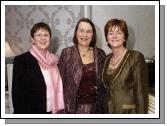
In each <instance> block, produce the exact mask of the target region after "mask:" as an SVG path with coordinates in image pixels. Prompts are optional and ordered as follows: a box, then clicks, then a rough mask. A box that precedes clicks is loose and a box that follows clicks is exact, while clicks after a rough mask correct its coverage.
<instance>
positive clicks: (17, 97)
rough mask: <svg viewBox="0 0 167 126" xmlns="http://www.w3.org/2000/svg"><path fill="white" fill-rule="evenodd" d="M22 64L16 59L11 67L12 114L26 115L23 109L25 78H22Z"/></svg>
mask: <svg viewBox="0 0 167 126" xmlns="http://www.w3.org/2000/svg"><path fill="white" fill-rule="evenodd" d="M23 64H24V63H23V62H21V60H19V59H17V57H16V58H15V59H14V66H13V80H12V101H13V108H14V113H16V114H17V113H26V108H25V106H26V105H25V92H26V90H25V89H26V88H25V80H24V79H25V78H24V77H23V76H24V74H25V71H24V69H25V68H24V67H23Z"/></svg>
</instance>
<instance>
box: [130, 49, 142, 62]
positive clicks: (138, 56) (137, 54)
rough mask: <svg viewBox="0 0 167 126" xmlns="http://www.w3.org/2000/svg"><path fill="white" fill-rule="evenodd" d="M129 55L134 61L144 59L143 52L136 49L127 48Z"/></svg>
mask: <svg viewBox="0 0 167 126" xmlns="http://www.w3.org/2000/svg"><path fill="white" fill-rule="evenodd" d="M129 53H130V57H131V58H132V59H133V60H134V61H136V62H143V61H145V59H144V55H143V53H141V52H140V51H137V50H129Z"/></svg>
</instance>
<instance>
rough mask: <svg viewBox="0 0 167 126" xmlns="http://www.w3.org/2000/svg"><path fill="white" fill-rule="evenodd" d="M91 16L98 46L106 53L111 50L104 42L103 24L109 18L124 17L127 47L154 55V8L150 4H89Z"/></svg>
mask: <svg viewBox="0 0 167 126" xmlns="http://www.w3.org/2000/svg"><path fill="white" fill-rule="evenodd" d="M91 18H92V20H93V22H94V23H95V25H96V28H97V36H98V46H99V47H101V48H103V49H104V50H105V51H106V53H109V52H111V50H110V49H109V48H108V47H107V45H106V44H105V42H106V40H105V37H104V26H105V24H106V22H107V21H108V20H109V19H111V18H119V19H124V20H125V21H126V22H127V25H128V30H129V39H128V42H127V47H128V48H130V49H136V50H139V51H141V52H143V54H144V55H145V57H153V56H154V55H155V8H154V6H152V5H143V6H142V5H139V6H137V5H103V6H91Z"/></svg>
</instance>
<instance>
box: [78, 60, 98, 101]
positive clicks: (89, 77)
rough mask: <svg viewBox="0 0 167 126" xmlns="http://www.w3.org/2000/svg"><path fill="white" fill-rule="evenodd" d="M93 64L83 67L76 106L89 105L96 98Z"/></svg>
mask: <svg viewBox="0 0 167 126" xmlns="http://www.w3.org/2000/svg"><path fill="white" fill-rule="evenodd" d="M96 92H97V85H96V69H95V62H93V63H90V64H84V65H83V74H82V78H81V82H80V85H79V89H78V95H77V102H78V104H89V103H93V102H95V101H96V96H97V93H96Z"/></svg>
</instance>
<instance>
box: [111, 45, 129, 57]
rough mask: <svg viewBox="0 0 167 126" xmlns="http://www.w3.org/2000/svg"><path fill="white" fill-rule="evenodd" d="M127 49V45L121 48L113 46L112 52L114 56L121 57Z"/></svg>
mask: <svg viewBox="0 0 167 126" xmlns="http://www.w3.org/2000/svg"><path fill="white" fill-rule="evenodd" d="M125 51H126V48H125V47H120V48H112V53H113V56H114V57H119V56H121V55H122V54H123V53H124V52H125Z"/></svg>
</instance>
